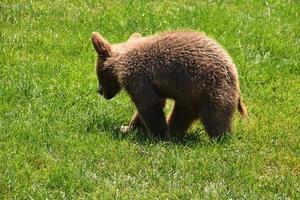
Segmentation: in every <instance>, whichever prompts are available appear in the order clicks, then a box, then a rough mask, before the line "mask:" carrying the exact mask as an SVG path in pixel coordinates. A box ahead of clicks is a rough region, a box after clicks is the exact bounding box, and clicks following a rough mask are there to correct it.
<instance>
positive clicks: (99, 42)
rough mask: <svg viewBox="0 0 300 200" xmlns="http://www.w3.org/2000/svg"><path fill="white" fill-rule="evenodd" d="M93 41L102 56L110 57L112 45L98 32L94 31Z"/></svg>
mask: <svg viewBox="0 0 300 200" xmlns="http://www.w3.org/2000/svg"><path fill="white" fill-rule="evenodd" d="M92 42H93V45H94V47H95V50H96V51H97V53H98V55H99V56H100V57H104V58H106V57H109V56H110V54H111V45H110V44H109V43H108V42H107V41H106V40H105V39H104V38H103V37H101V35H100V34H99V33H97V32H93V33H92Z"/></svg>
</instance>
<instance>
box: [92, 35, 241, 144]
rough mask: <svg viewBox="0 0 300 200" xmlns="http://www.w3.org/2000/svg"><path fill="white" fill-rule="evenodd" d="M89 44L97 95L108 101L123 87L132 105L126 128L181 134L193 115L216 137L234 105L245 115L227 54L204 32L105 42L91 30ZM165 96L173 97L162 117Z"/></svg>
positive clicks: (163, 134) (227, 124)
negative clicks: (93, 56) (93, 57)
mask: <svg viewBox="0 0 300 200" xmlns="http://www.w3.org/2000/svg"><path fill="white" fill-rule="evenodd" d="M92 43H93V45H94V47H95V50H96V52H97V61H96V72H97V76H98V82H99V88H98V93H99V94H100V95H102V96H104V97H105V98H106V99H111V98H113V97H114V96H115V95H116V94H117V93H118V92H119V91H120V90H121V89H122V88H124V89H125V90H126V92H127V93H128V94H129V96H130V97H131V99H132V101H133V102H134V104H135V106H136V108H137V111H136V113H135V114H134V116H133V118H132V120H131V122H130V124H129V126H128V127H129V128H130V129H134V128H141V129H146V130H147V131H148V132H149V133H150V134H153V135H155V136H158V137H160V138H163V139H170V138H171V137H173V136H176V137H180V136H182V135H183V134H184V132H185V131H186V130H187V129H188V128H189V126H190V125H191V124H192V123H193V122H194V121H195V120H198V119H199V120H200V121H201V122H202V123H203V125H204V127H205V130H206V132H207V134H208V135H209V136H210V137H211V138H220V137H221V136H223V135H225V134H226V133H229V132H230V131H231V124H232V118H233V114H234V112H235V110H236V109H238V111H239V112H240V114H241V115H242V116H246V115H247V111H246V108H245V106H244V104H243V102H242V100H241V93H240V86H239V80H238V73H237V69H236V67H235V65H234V63H233V61H232V59H231V57H230V56H229V55H228V54H227V53H226V51H225V50H224V49H223V48H222V47H221V46H220V45H219V44H218V43H217V42H215V41H214V40H212V39H210V38H209V37H207V36H206V35H205V34H202V33H198V32H194V31H173V32H165V33H160V34H156V35H153V36H147V37H142V36H141V35H140V34H139V33H134V34H133V35H132V36H131V37H130V38H129V39H128V40H127V41H126V42H124V43H120V44H114V45H111V44H110V43H109V42H108V41H107V40H105V39H104V38H103V37H102V36H101V35H100V34H98V33H96V32H93V33H92ZM166 99H173V100H174V101H175V104H174V108H173V111H172V113H171V115H170V117H169V118H168V120H166V117H165V114H164V111H163V108H164V106H165V101H166ZM128 127H127V128H128ZM123 128H124V127H123ZM125 129H126V127H125Z"/></svg>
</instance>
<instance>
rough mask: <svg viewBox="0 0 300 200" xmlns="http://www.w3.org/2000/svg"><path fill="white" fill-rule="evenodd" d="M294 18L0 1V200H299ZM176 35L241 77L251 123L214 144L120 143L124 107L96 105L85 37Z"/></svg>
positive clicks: (276, 9)
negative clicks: (187, 35) (200, 41)
mask: <svg viewBox="0 0 300 200" xmlns="http://www.w3.org/2000/svg"><path fill="white" fill-rule="evenodd" d="M299 18H300V4H299V1H298V0H270V1H259V0H256V1H255V0H252V1H242V0H240V1H238V0H237V1H234V0H226V1H219V0H218V1H202V2H201V1H200V2H198V1H195V2H193V1H187V0H186V1H145V0H143V1H127V2H126V3H125V1H97V0H86V1H77V0H73V1H66V0H61V1H53V2H51V1H10V0H4V1H1V3H0V24H1V44H0V47H1V48H0V51H1V54H0V199H31V198H32V199H46V198H48V199H100V198H101V199H155V198H156V199H167V198H169V199H203V198H205V199H228V198H232V199H261V198H263V199H299V198H300V189H299V188H300V20H299ZM178 28H189V29H194V30H198V31H203V32H206V33H207V34H208V35H210V36H211V37H213V38H215V39H216V40H218V41H219V42H220V43H221V44H222V45H223V46H224V47H225V48H226V49H227V50H228V52H229V53H230V55H231V56H232V57H233V59H234V61H235V63H236V65H237V67H238V70H239V74H240V81H241V89H242V93H243V97H244V100H245V103H246V105H247V107H248V111H249V113H250V117H249V119H247V120H241V119H240V117H239V116H238V115H237V116H236V117H235V120H234V131H233V134H232V137H230V138H226V139H225V140H223V141H221V142H212V141H210V140H209V139H208V138H207V136H206V135H205V132H204V131H203V127H202V126H201V125H200V124H195V126H193V128H192V129H191V130H190V132H189V135H188V136H187V137H186V139H185V140H184V141H181V142H179V143H164V142H162V141H158V140H156V139H154V138H151V137H148V136H145V135H142V134H141V133H135V132H133V133H130V134H129V135H125V136H124V135H121V134H119V133H118V132H117V131H115V130H116V129H117V127H119V126H121V125H122V124H126V123H128V122H129V120H130V117H131V115H132V114H133V112H134V107H133V105H132V103H130V100H129V98H128V96H127V95H126V93H125V92H122V93H121V94H120V95H119V96H118V97H117V98H115V99H113V100H111V101H105V100H104V99H102V98H100V97H99V96H98V95H97V94H96V88H97V80H96V75H95V69H94V62H95V52H94V49H93V46H92V45H91V42H90V35H91V32H92V31H98V32H100V33H101V34H103V36H105V37H106V38H107V39H108V40H109V41H111V42H121V41H124V40H126V39H127V38H128V37H129V35H130V34H131V33H133V32H140V33H142V34H143V35H148V34H153V33H155V32H158V31H164V30H171V29H178ZM168 110H170V106H169V109H168Z"/></svg>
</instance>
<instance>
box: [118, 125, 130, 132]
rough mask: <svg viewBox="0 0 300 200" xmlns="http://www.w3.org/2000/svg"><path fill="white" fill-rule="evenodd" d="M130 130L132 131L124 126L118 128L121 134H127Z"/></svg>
mask: <svg viewBox="0 0 300 200" xmlns="http://www.w3.org/2000/svg"><path fill="white" fill-rule="evenodd" d="M131 129H132V127H131V126H125V125H122V126H121V127H120V131H121V132H122V133H128V132H129V131H130V130H131Z"/></svg>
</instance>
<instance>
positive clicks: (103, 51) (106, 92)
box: [92, 32, 121, 99]
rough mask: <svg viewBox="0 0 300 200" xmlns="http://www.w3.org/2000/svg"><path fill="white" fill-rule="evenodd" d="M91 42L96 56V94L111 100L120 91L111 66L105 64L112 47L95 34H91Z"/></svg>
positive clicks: (110, 54)
mask: <svg viewBox="0 0 300 200" xmlns="http://www.w3.org/2000/svg"><path fill="white" fill-rule="evenodd" d="M92 42H93V45H94V47H95V50H96V52H97V54H98V57H97V61H96V73H97V77H98V83H99V84H98V90H97V92H98V93H99V94H100V95H102V96H103V97H104V98H106V99H111V98H113V97H114V96H115V95H116V94H118V92H119V91H120V90H121V86H120V83H119V81H118V78H117V76H116V75H115V73H114V69H113V66H112V65H110V64H109V62H107V60H109V59H110V58H111V57H112V56H113V54H114V53H113V51H112V46H111V45H110V44H109V43H108V42H107V41H106V40H105V39H104V38H103V37H101V35H100V34H99V33H96V32H93V33H92Z"/></svg>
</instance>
